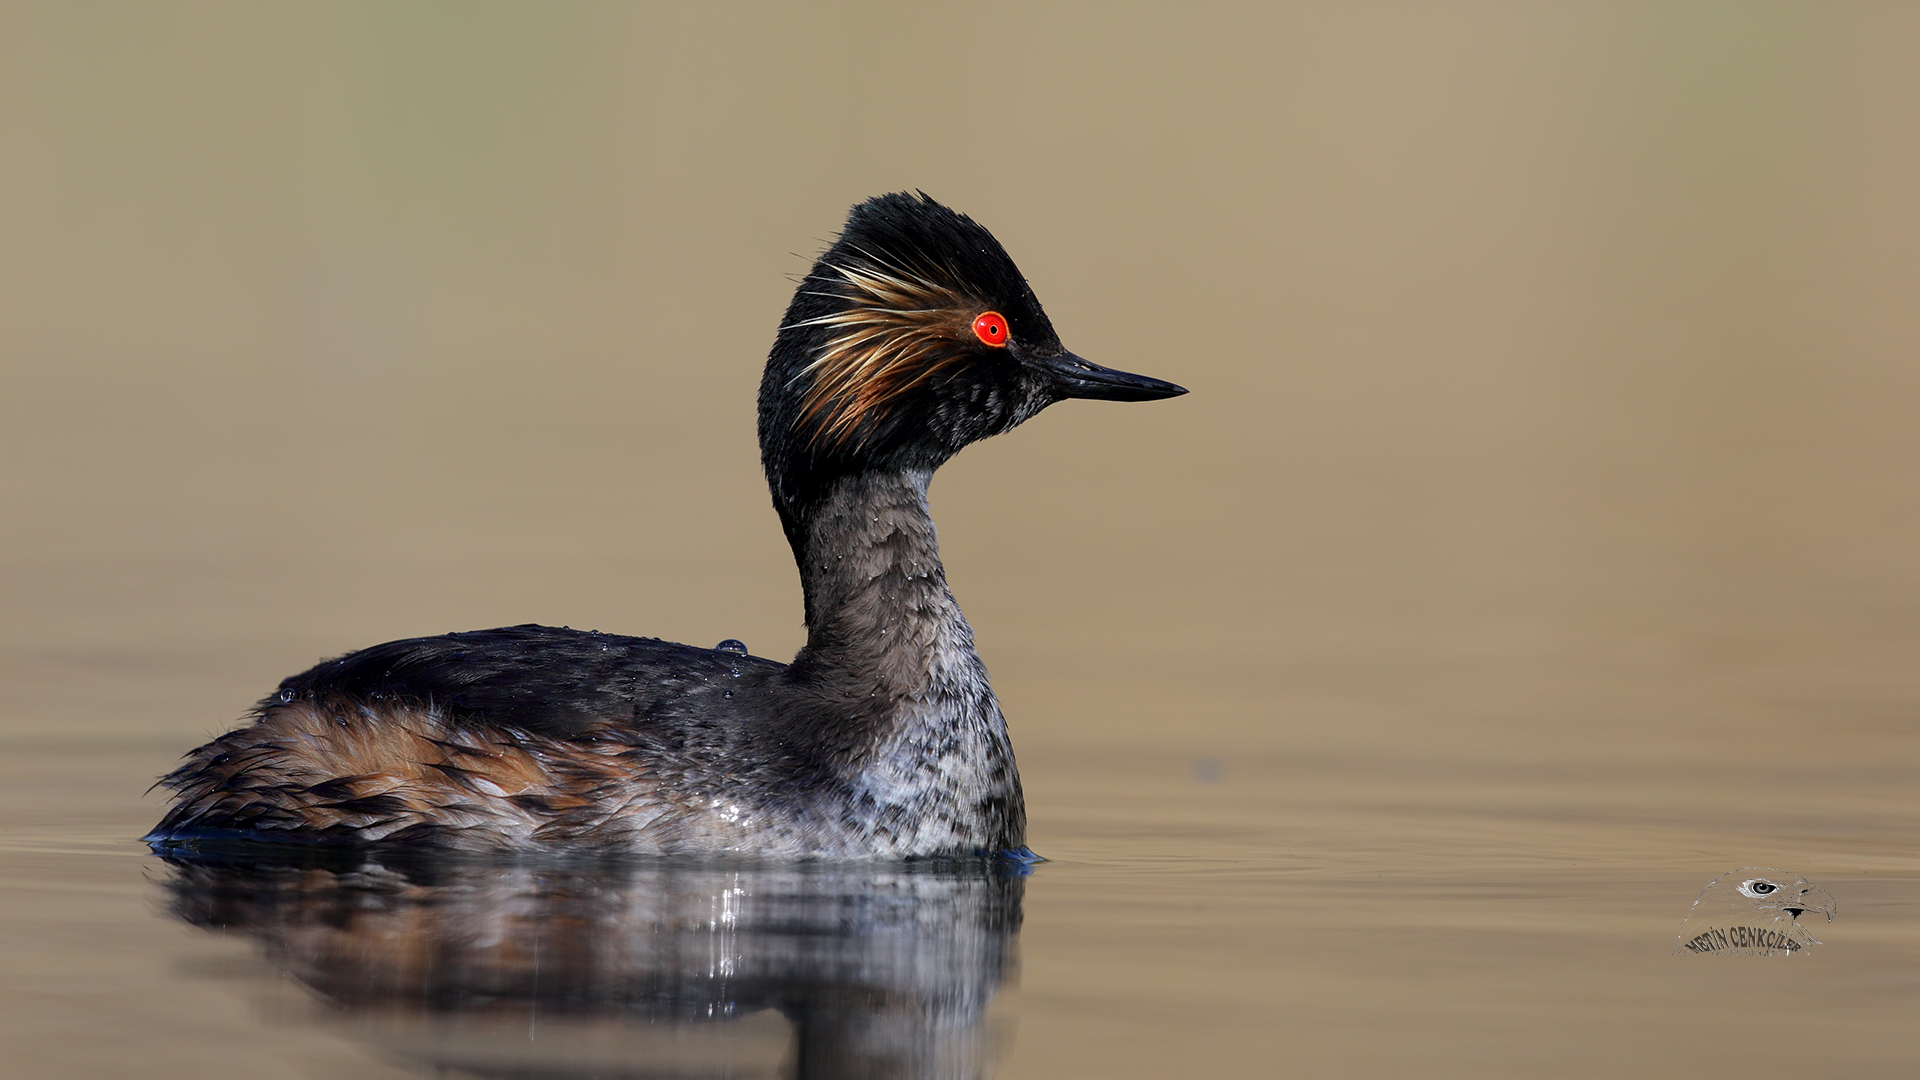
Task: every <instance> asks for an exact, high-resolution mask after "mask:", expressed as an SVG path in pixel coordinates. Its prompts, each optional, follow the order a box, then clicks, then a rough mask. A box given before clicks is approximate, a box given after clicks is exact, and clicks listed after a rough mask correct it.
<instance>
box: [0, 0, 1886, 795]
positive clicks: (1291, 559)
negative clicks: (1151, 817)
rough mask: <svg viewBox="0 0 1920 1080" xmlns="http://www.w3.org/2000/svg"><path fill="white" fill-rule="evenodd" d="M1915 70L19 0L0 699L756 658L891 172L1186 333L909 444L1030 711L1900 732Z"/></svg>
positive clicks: (793, 596) (1823, 20)
mask: <svg viewBox="0 0 1920 1080" xmlns="http://www.w3.org/2000/svg"><path fill="white" fill-rule="evenodd" d="M1917 60H1920V9H1916V8H1915V7H1913V6H1911V5H1905V4H1886V5H1872V4H1848V5H1838V6H1818V5H1799V4H1764V3H1746V2H1740V3H1719V4H1716V3H1687V4H1673V3H1649V4H1609V5H1600V4H1591V5H1534V4H1525V3H1461V4H1445V5H1436V4H1418V3H1410V4H1374V5H1356V4H1345V3H1338V4H1305V5H1300V4H1294V5H1269V4H1249V5H1231V4H1227V5H1199V6H1187V5H1182V6H1178V7H1175V6H1171V5H1125V4H1092V5H1037V6H1036V5H1028V4H1014V5H991V4H966V5H951V6H923V5H861V4H841V5H812V6H804V7H802V6H796V5H759V6H753V5H738V6H721V5H682V6H664V5H602V4H571V5H495V4H470V3H458V4H420V3H399V4H329V5H260V4H169V5H143V4H128V5H95V4H66V3H57V4H55V3H49V4H23V3H15V4H9V5H7V6H6V8H5V9H4V11H0V146H4V153H3V154H0V364H3V365H4V367H3V368H0V372H3V374H0V377H3V378H4V386H3V388H0V454H4V459H3V460H4V467H3V468H0V507H4V509H3V510H0V530H3V531H0V567H4V579H3V580H4V588H5V594H4V599H3V602H4V611H5V619H4V623H3V624H0V647H3V648H0V651H3V652H4V664H5V669H4V672H5V678H4V689H0V694H4V698H0V718H3V719H0V723H4V725H5V729H6V733H7V737H8V738H10V739H15V740H26V741H29V742H45V741H46V740H55V741H71V740H74V739H83V740H84V739H93V738H102V739H111V740H114V741H115V742H116V743H117V744H119V745H123V746H132V745H138V746H141V747H143V748H147V749H148V750H149V752H150V753H151V754H153V755H154V756H153V760H154V762H155V763H156V767H160V766H163V765H164V762H165V760H166V758H167V757H169V756H171V754H173V753H177V752H178V751H179V750H182V749H184V748H185V747H186V746H187V745H188V744H190V743H191V742H192V741H194V740H196V739H198V738H199V737H201V736H203V735H205V734H207V733H210V732H212V731H216V730H219V729H221V728H222V727H224V726H225V725H226V724H227V723H229V722H231V721H232V720H233V719H235V718H236V717H237V716H238V715H239V714H240V712H241V710H242V709H243V708H244V706H245V705H246V704H247V703H248V702H250V701H251V700H253V699H254V698H255V697H256V696H258V695H259V694H262V693H264V692H265V691H267V690H268V689H271V687H272V686H273V685H274V683H275V682H276V681H277V679H278V678H280V677H281V676H282V675H284V674H287V673H290V672H292V671H295V670H298V669H300V668H302V667H304V666H306V665H307V664H309V663H310V662H312V661H313V660H314V659H316V658H318V657H320V656H322V655H331V654H334V653H338V652H341V651H345V650H348V649H351V648H355V647H359V646H362V645H365V644H369V643H372V642H375V641H379V640H384V639H389V638H394V637H401V636H408V635H414V634H425V633H437V632H441V631H445V630H451V629H464V628H473V627H480V626H491V625H500V624H506V623H513V622H520V621H540V622H547V623H556V624H570V625H573V626H584V627H597V628H601V629H605V630H609V631H620V632H628V633H640V634H650V635H658V636H664V637H668V638H673V639H679V640H685V641H690V642H696V643H701V644H708V643H711V642H712V641H717V640H719V639H720V638H723V637H740V638H743V639H745V640H746V641H747V642H748V643H749V645H750V646H752V647H753V649H754V651H756V652H759V653H762V654H764V655H770V656H775V657H784V656H786V655H788V654H790V653H791V651H792V650H793V649H794V648H795V647H797V645H798V644H799V642H800V640H801V628H800V625H799V602H798V590H797V588H796V585H795V581H794V575H793V571H792V567H791V563H790V560H789V557H788V555H787V552H786V550H785V547H784V544H783V542H782V541H781V538H780V535H779V531H778V529H777V528H776V525H775V521H774V518H773V515H772V513H771V512H770V510H769V509H768V507H767V501H766V495H765V491H764V487H763V483H762V480H761V478H760V475H759V468H758V461H757V456H756V448H755V444H754V437H753V395H754V390H755V386H756V384H757V380H758V376H759V368H760V364H761V362H762V359H763V357H764V355H765V350H766V347H767V345H768V344H769V342H770V340H771V337H772V333H773V329H774V327H775V325H776V323H777V321H778V319H779V316H780V312H781V310H782V307H783V305H784V303H785V301H786V298H787V295H788V293H789V291H790V289H791V287H792V282H791V276H792V275H795V274H798V273H800V272H801V271H803V270H804V268H805V265H806V262H807V260H808V259H809V258H810V257H811V256H812V255H813V254H814V253H815V252H816V251H818V250H819V248H820V247H821V245H822V244H823V243H824V242H825V241H826V240H827V239H828V238H830V237H831V235H832V234H833V232H834V231H835V230H836V229H837V228H838V225H839V223H840V221H841V219H842V217H843V215H844V213H845V209H846V207H847V206H848V205H849V204H850V203H852V202H854V201H856V200H858V199H861V198H864V197H866V196H868V195H871V194H874V193H878V192H882V191H887V190H894V189H902V188H914V187H918V188H924V189H925V190H927V191H928V192H929V193H931V194H933V195H935V196H936V197H938V198H940V199H942V200H944V201H946V202H949V203H950V204H952V205H954V206H956V207H958V208H960V209H963V210H965V211H967V212H968V213H971V214H973V215H974V216H976V217H977V218H979V219H980V220H981V221H982V222H984V223H986V224H987V225H988V226H989V227H990V228H992V229H994V230H995V231H996V233H997V234H998V235H999V236H1000V237H1001V239H1002V240H1003V241H1004V242H1005V243H1006V244H1007V246H1008V248H1009V249H1010V250H1011V251H1012V252H1013V254H1014V256H1015V257H1016V259H1017V260H1018V261H1019V262H1020V265H1021V266H1022V268H1023V269H1024V270H1025V271H1026V273H1027V274H1028V275H1029V277H1030V278H1031V279H1032V281H1033V283H1034V285H1035V287H1036V289H1037V291H1038V292H1039V294H1040V296H1041V297H1042V299H1043V300H1044V301H1045V302H1046V304H1047V305H1048V308H1049V311H1050V313H1051V314H1052V316H1053V318H1054V321H1055V323H1056V324H1057V325H1058V327H1059V328H1060V330H1061V332H1062V336H1063V337H1064V339H1065V340H1066V341H1067V342H1068V344H1069V345H1070V346H1071V347H1072V348H1074V349H1075V350H1077V351H1079V352H1081V353H1083V354H1085V355H1087V356H1089V357H1092V358H1095V359H1097V360H1100V361H1102V362H1104V363H1108V364H1112V365H1114V366H1118V367H1122V368H1126V369H1130V370H1137V371H1143V372H1146V373H1150V374H1153V375H1158V376H1162V377H1165V378H1169V379H1173V380H1177V381H1179V382H1181V383H1184V384H1186V385H1188V386H1189V387H1191V388H1192V390H1193V394H1192V395H1191V396H1189V397H1187V398H1184V399H1181V400H1179V401H1174V402H1167V403H1162V404H1156V405H1141V406H1128V407H1123V406H1102V405H1095V404H1089V403H1069V404H1067V405H1063V406H1061V407H1059V408H1057V409H1055V410H1053V411H1051V412H1049V413H1048V414H1046V415H1044V416H1042V417H1040V418H1038V419H1037V420H1035V421H1034V422H1033V423H1031V424H1030V425H1028V426H1027V427H1026V428H1024V429H1022V430H1021V431H1019V432H1017V433H1015V434H1013V435H1011V436H1009V437H1006V438H1004V439H1000V440H995V441H993V442H990V443H988V444H984V445H982V446H979V447H976V448H973V449H972V450H970V451H968V453H966V454H965V455H963V456H962V457H961V458H960V459H958V460H957V461H956V462H955V463H954V464H953V465H951V466H950V467H949V468H948V469H947V470H946V471H945V472H943V473H942V475H941V476H940V478H939V480H938V481H937V482H936V484H935V488H934V496H935V501H936V506H935V509H936V513H937V516H938V519H939V522H940V525H941V528H942V537H943V542H944V544H945V547H946V551H947V555H948V563H949V573H950V576H951V579H952V581H953V583H954V586H955V589H956V591H957V592H958V594H959V596H960V598H961V600H962V602H963V603H964V604H965V605H966V608H967V611H968V613H969V615H970V617H971V618H972V620H973V622H974V623H975V625H976V626H977V628H978V630H979V634H980V641H981V644H982V647H983V651H984V652H985V655H986V657H987V660H988V662H989V665H990V666H991V667H992V668H993V671H994V673H995V676H996V680H997V682H998V684H999V686H1000V688H1001V691H1002V695H1003V698H1004V699H1005V701H1006V704H1007V711H1008V713H1009V715H1010V717H1011V718H1012V721H1013V724H1014V728H1015V736H1016V740H1017V742H1018V744H1019V745H1020V746H1021V747H1022V748H1023V750H1029V751H1031V752H1032V753H1034V754H1036V755H1040V757H1041V758H1044V756H1045V754H1046V753H1047V752H1048V748H1050V747H1051V748H1056V749H1058V750H1060V751H1063V752H1064V751H1066V750H1068V749H1069V748H1076V749H1084V750H1089V751H1091V750H1095V749H1098V748H1099V747H1101V746H1108V745H1113V746H1122V745H1137V746H1148V745H1154V746H1159V745H1166V746H1177V747H1183V748H1187V749H1190V750H1191V752H1193V753H1197V754H1235V753H1256V752H1270V753H1274V754H1280V755H1296V756H1302V755H1304V756H1310V755H1312V754H1316V753H1319V754H1327V755H1334V756H1342V755H1344V756H1347V757H1352V758H1362V759H1364V758H1367V757H1369V756H1378V757H1380V758H1382V759H1386V758H1391V757H1395V756H1402V757H1408V758H1411V759H1416V760H1420V761H1437V760H1445V759H1447V758H1449V757H1458V758H1460V759H1463V760H1473V761H1480V762H1487V761H1493V760H1507V759H1511V760H1512V761H1513V762H1515V763H1518V764H1526V763H1539V762H1543V761H1549V760H1556V759H1566V760H1576V759H1578V760H1597V759H1600V758H1604V757H1606V756H1608V755H1628V756H1632V757H1634V758H1636V759H1639V760H1641V761H1643V762H1647V763H1653V762H1657V761H1659V760H1662V759H1663V758H1665V757H1667V756H1668V755H1671V754H1679V755H1680V756H1681V757H1682V758H1683V759H1688V760H1697V758H1695V757H1693V756H1694V755H1702V754H1704V755H1709V756H1711V755H1717V754H1726V755H1731V757H1732V758H1733V759H1737V760H1748V759H1753V760H1760V759H1768V760H1773V759H1778V758H1780V757H1781V756H1782V754H1783V751H1784V752H1786V753H1789V754H1793V755H1799V754H1813V755H1815V756H1817V757H1821V758H1823V759H1831V760H1833V761H1837V762H1843V763H1846V764H1848V765H1850V766H1854V767H1860V768H1865V767H1869V766H1871V765H1873V764H1874V763H1875V762H1878V763H1880V764H1881V765H1885V764H1886V763H1887V762H1888V760H1889V759H1888V758H1887V756H1886V755H1887V754H1888V753H1889V752H1894V751H1895V750H1897V752H1898V753H1899V754H1903V755H1905V756H1904V757H1901V758H1898V759H1897V760H1898V761H1899V762H1905V763H1911V762H1912V760H1913V757H1914V749H1913V745H1912V742H1913V740H1912V721H1913V719H1914V715H1913V714H1914V708H1915V703H1916V701H1920V679H1916V677H1915V675H1914V674H1913V672H1912V665H1911V663H1910V657H1911V655H1912V652H1913V649H1914V646H1915V645H1916V643H1920V566H1917V565H1916V559H1915V554H1916V552H1917V551H1920V492H1917V491H1916V485H1915V481H1914V475H1915V468H1916V465H1920V426H1916V424H1915V423H1914V416H1915V406H1916V404H1920V363H1916V358H1917V355H1920V304H1916V303H1915V300H1914V297H1915V291H1916V285H1920V200H1916V199H1915V198H1914V192H1916V191H1920V135H1916V133H1917V132H1920V62H1916V61H1917ZM107 673H111V677H109V675H108V674H107ZM1182 752H1185V751H1184V750H1183V751H1182ZM1030 771H1031V770H1030ZM1030 784H1031V785H1032V786H1035V787H1036V788H1039V789H1040V790H1041V791H1042V792H1044V785H1038V784H1033V783H1032V781H1030ZM1039 797H1042V798H1044V794H1042V795H1041V796H1039Z"/></svg>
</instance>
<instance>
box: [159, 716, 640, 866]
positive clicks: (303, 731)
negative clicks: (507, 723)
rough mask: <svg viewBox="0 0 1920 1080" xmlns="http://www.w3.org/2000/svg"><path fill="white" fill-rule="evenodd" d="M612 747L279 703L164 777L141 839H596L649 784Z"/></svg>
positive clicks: (611, 835) (490, 844) (477, 842)
mask: <svg viewBox="0 0 1920 1080" xmlns="http://www.w3.org/2000/svg"><path fill="white" fill-rule="evenodd" d="M548 743H553V745H547V744H548ZM620 750H621V748H620V747H619V746H618V745H617V744H613V745H605V744H593V743H585V744H583V743H571V742H569V743H565V744H560V743H557V742H554V741H553V740H548V739H544V738H540V737H535V736H527V735H525V734H523V733H518V732H515V731H513V730H511V729H506V728H487V729H485V730H472V729H466V728H462V727H460V726H457V725H454V724H450V723H449V722H448V721H447V719H446V718H445V717H443V716H441V715H439V714H438V713H437V711H436V710H434V709H432V708H431V707H425V706H419V705H410V704H398V703H391V702H374V703H367V702H315V701H298V702H293V703H289V704H285V705H280V704H276V705H273V706H271V707H269V708H267V709H266V710H265V711H264V712H262V714H261V715H260V717H259V719H258V720H256V721H255V722H254V723H253V724H251V725H249V726H247V727H243V728H240V729H238V730H236V731H232V732H229V733H228V734H226V735H223V736H221V737H220V738H218V739H215V740H214V741H212V742H210V743H208V744H206V745H205V746H202V747H200V748H199V749H198V750H195V751H194V752H193V753H191V754H189V755H188V756H187V760H186V761H185V762H183V763H182V764H181V766H180V767H179V768H178V769H175V770H174V771H173V772H172V773H170V774H168V775H167V776H166V777H164V778H163V779H162V780H161V781H160V784H161V786H164V787H167V788H170V789H172V790H173V791H174V793H175V796H174V797H175V803H174V805H173V807H172V809H170V810H169V811H168V812H167V815H166V816H165V818H163V819H162V820H161V822H160V824H159V825H158V826H156V827H155V828H154V830H153V832H152V833H151V834H150V835H149V836H148V839H149V840H155V841H158V840H184V839H192V838H195V837H205V836H229V837H230V836H236V835H245V836H248V837H251V838H256V839H293V840H301V841H306V842H316V843H345V844H353V845H363V844H374V843H383V842H415V843H429V844H433V845H436V846H446V847H456V848H516V847H527V846H530V845H531V846H539V845H541V844H542V843H543V842H555V841H558V842H561V843H564V844H569V845H570V846H571V845H573V844H578V843H580V842H582V841H585V840H587V839H588V838H591V841H592V842H597V843H602V844H604V843H606V842H608V841H610V840H615V839H617V833H618V832H619V831H620V830H619V828H618V827H617V826H613V825H612V823H611V822H610V821H609V818H610V816H611V815H612V814H613V813H614V812H615V811H617V810H624V809H627V808H629V806H630V804H631V803H632V802H633V801H635V799H636V797H639V796H644V795H645V794H646V792H647V790H648V789H649V788H650V787H651V785H648V784H645V783H644V782H640V783H636V778H635V777H634V775H633V773H632V766H631V763H630V762H629V761H627V760H626V759H625V758H624V757H623V755H621V753H620ZM610 791H619V792H620V793H621V794H622V796H623V797H622V798H620V799H618V800H616V801H612V802H610V801H609V800H608V798H606V796H607V794H608V793H609V792H610Z"/></svg>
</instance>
